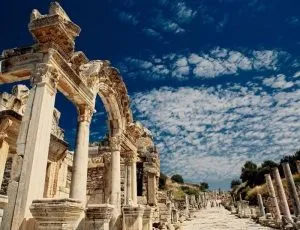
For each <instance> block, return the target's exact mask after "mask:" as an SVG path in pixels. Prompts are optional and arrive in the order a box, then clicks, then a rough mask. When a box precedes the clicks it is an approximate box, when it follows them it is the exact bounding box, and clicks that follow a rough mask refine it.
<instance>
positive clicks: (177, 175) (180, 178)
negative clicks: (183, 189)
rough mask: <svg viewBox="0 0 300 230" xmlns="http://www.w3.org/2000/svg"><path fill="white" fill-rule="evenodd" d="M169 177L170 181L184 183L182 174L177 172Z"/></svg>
mask: <svg viewBox="0 0 300 230" xmlns="http://www.w3.org/2000/svg"><path fill="white" fill-rule="evenodd" d="M171 179H172V181H175V182H177V183H179V184H183V183H184V180H183V178H182V176H181V175H179V174H175V175H173V176H172V177H171Z"/></svg>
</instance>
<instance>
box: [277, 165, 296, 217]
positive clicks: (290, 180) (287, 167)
mask: <svg viewBox="0 0 300 230" xmlns="http://www.w3.org/2000/svg"><path fill="white" fill-rule="evenodd" d="M281 165H282V168H283V171H284V176H285V178H286V182H287V185H288V189H289V192H290V194H291V195H292V201H293V204H294V209H295V210H294V212H295V215H296V216H299V215H300V201H299V196H298V193H297V190H296V186H295V182H294V178H293V175H292V172H291V169H290V165H289V163H287V162H284V163H282V164H281Z"/></svg>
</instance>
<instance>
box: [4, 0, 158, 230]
mask: <svg viewBox="0 0 300 230" xmlns="http://www.w3.org/2000/svg"><path fill="white" fill-rule="evenodd" d="M29 31H30V33H31V34H32V36H33V38H34V40H35V41H36V43H35V44H33V45H32V46H29V47H25V48H14V49H8V50H4V51H3V52H2V55H1V57H0V84H7V83H17V82H21V81H26V80H30V82H31V88H30V89H29V88H28V87H27V86H25V85H15V86H14V87H13V89H12V92H11V93H1V95H0V180H1V192H0V193H1V194H2V195H1V197H0V220H1V219H2V223H1V229H49V230H50V229H104V230H108V229H116V230H119V229H128V230H129V229H132V230H133V229H134V230H142V229H144V230H146V229H147V230H148V229H149V230H150V229H152V223H160V222H161V219H160V216H161V215H160V214H159V213H160V212H163V210H160V209H159V205H158V177H159V175H160V169H159V167H160V162H159V154H158V152H157V150H156V147H155V144H154V142H153V137H152V134H151V132H150V131H149V130H148V129H146V128H145V127H144V126H143V125H142V124H141V123H139V122H137V121H134V119H133V116H132V112H131V110H130V103H129V96H128V94H127V89H126V86H125V84H124V82H123V80H122V77H121V75H120V73H119V71H118V70H117V69H116V68H114V67H113V66H111V64H110V63H109V62H108V61H104V60H89V59H88V58H87V57H86V55H85V54H84V53H83V52H82V51H76V50H75V38H76V37H77V36H79V33H80V27H79V26H78V25H76V24H75V23H74V22H72V21H71V19H70V18H69V17H68V15H67V14H66V12H65V11H64V10H63V9H62V8H61V6H60V5H59V4H58V3H56V2H53V3H51V5H50V8H49V12H48V14H45V15H42V14H41V13H40V12H39V11H38V10H33V11H32V14H31V17H30V22H29ZM57 92H61V93H62V94H63V95H64V96H65V97H66V98H67V99H68V100H69V101H70V102H72V104H73V105H74V106H75V107H76V109H77V117H78V118H77V135H76V145H75V151H74V152H72V151H70V150H69V145H68V143H67V142H66V141H65V140H64V131H63V130H62V129H61V128H60V127H59V120H60V115H61V114H60V112H62V113H63V112H64V111H58V110H57V109H55V100H56V95H57ZM99 99H100V100H102V102H103V104H104V107H105V109H106V112H107V115H108V122H107V124H108V130H109V133H108V135H107V138H105V139H104V140H99V142H98V143H96V144H92V143H89V135H90V125H91V121H92V118H93V113H94V112H95V103H96V100H99Z"/></svg>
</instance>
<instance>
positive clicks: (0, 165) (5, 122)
mask: <svg viewBox="0 0 300 230" xmlns="http://www.w3.org/2000/svg"><path fill="white" fill-rule="evenodd" d="M11 125H12V120H10V119H8V118H4V119H2V120H1V121H0V188H1V185H2V181H3V177H4V171H5V165H6V160H7V156H8V150H9V145H8V143H7V142H6V140H5V138H6V137H7V133H6V132H7V129H8V128H9V127H10V126H11Z"/></svg>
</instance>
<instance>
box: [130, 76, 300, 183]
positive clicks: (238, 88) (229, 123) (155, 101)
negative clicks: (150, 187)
mask: <svg viewBox="0 0 300 230" xmlns="http://www.w3.org/2000/svg"><path fill="white" fill-rule="evenodd" d="M279 77H282V76H279ZM132 101H133V109H134V112H135V115H136V117H137V118H138V119H140V120H142V122H143V123H144V124H145V125H146V126H147V127H148V128H149V129H150V130H151V131H152V132H153V134H154V136H155V137H156V138H157V139H156V141H157V144H158V146H159V150H160V154H161V165H162V170H163V171H164V172H166V173H167V174H169V175H172V174H174V173H179V174H182V175H183V176H184V178H185V179H187V180H192V181H195V182H199V181H203V180H207V181H209V182H222V181H224V180H230V179H232V178H235V177H237V176H238V175H239V173H240V169H241V166H242V164H243V163H244V162H245V161H246V160H252V161H254V162H256V163H261V162H262V161H264V160H267V159H273V160H278V159H279V158H281V157H282V156H283V155H287V154H292V153H293V152H294V151H296V150H297V149H298V148H299V144H298V143H299V142H300V90H296V91H292V92H279V91H273V92H272V93H270V92H268V91H264V90H263V89H262V88H261V87H259V85H257V83H253V82H252V83H251V84H250V83H249V84H246V85H244V86H242V85H240V84H234V85H232V84H231V85H229V86H227V87H225V88H224V86H216V87H209V88H205V87H198V88H191V87H182V88H178V89H175V88H170V87H163V88H160V89H157V90H152V91H150V92H146V93H137V94H135V95H134V96H133V100H132ZM187 165H188V167H187Z"/></svg>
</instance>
